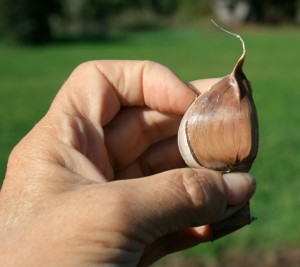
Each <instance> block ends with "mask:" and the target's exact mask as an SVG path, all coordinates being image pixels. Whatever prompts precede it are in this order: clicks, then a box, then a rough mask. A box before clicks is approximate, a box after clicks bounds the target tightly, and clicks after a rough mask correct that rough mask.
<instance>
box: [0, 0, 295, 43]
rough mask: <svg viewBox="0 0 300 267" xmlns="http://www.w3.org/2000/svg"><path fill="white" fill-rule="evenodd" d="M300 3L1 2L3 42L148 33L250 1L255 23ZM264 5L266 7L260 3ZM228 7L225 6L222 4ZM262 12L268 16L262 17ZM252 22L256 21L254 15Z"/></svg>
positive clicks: (288, 12) (197, 0)
mask: <svg viewBox="0 0 300 267" xmlns="http://www.w3.org/2000/svg"><path fill="white" fill-rule="evenodd" d="M297 1H298V0H288V1H280V0H264V1H258V0H220V1H217V0H211V1H210V0H47V1H42V0H14V1H11V0H0V37H1V36H9V37H10V38H13V39H15V40H17V41H20V42H27V43H43V42H48V41H50V40H51V39H52V38H53V37H55V36H56V37H57V36H60V37H61V36H80V35H90V36H92V35H94V36H95V35H103V34H109V33H110V32H111V31H113V30H115V29H122V27H123V28H126V27H127V28H136V29H137V28H146V27H154V26H162V25H166V24H167V23H168V22H169V24H171V23H170V21H171V22H174V21H176V20H177V21H180V22H182V21H189V20H195V19H199V18H201V17H202V16H204V15H208V14H210V15H211V13H212V12H213V10H214V9H216V8H218V6H217V2H221V3H223V4H224V3H225V4H227V6H226V8H227V9H228V12H229V13H230V11H231V10H234V7H235V6H236V7H237V4H239V3H240V2H247V3H250V2H251V10H252V13H253V11H256V16H255V18H256V20H260V21H267V22H268V20H270V21H271V20H272V19H273V20H274V13H276V14H278V12H279V13H280V14H281V19H283V20H286V18H291V16H295V14H294V13H293V10H294V9H295V7H296V5H297ZM261 2H262V3H261ZM223 6H224V5H223ZM264 10H266V11H268V12H264ZM216 13H217V12H216ZM252 18H253V16H252Z"/></svg>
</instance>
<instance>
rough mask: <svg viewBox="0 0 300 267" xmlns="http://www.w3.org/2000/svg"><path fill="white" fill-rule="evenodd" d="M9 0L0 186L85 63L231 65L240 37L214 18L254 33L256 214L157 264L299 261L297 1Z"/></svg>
mask: <svg viewBox="0 0 300 267" xmlns="http://www.w3.org/2000/svg"><path fill="white" fill-rule="evenodd" d="M11 2H12V1H8V0H0V30H1V31H0V62H1V64H0V119H1V123H0V184H1V180H2V178H4V176H5V168H6V163H7V158H8V155H9V153H10V151H11V149H12V148H13V147H14V145H15V144H16V143H17V142H18V141H19V140H20V139H21V138H22V137H23V136H24V135H25V134H26V133H27V132H28V131H29V130H30V129H31V128H32V127H33V126H34V124H35V123H36V122H37V121H38V120H39V119H40V118H41V117H42V116H43V114H44V113H45V112H46V111H47V109H48V107H49V105H50V103H51V101H52V99H53V97H54V96H55V94H56V93H57V91H58V89H59V88H60V86H61V85H62V84H63V82H64V81H65V80H66V78H67V77H68V75H69V74H70V72H71V71H72V70H73V69H74V68H75V67H76V66H77V65H78V64H80V63H82V62H84V61H87V60H93V59H147V60H153V61H157V62H160V63H162V64H165V65H166V66H168V67H169V68H171V69H172V70H174V71H175V72H176V73H177V74H178V75H179V76H180V77H181V78H182V79H183V80H185V81H190V80H194V79H200V78H207V77H220V76H225V75H227V74H229V73H230V72H231V70H232V68H233V66H234V64H235V62H236V60H237V59H238V58H239V56H240V55H241V52H242V48H241V43H240V42H239V41H238V40H237V39H236V38H234V37H232V36H230V35H227V34H225V33H224V32H221V31H220V30H218V29H216V28H215V27H214V26H213V25H212V24H211V23H210V18H214V19H215V20H216V21H218V22H219V23H220V24H221V25H222V26H224V27H226V28H227V29H229V30H231V31H233V32H237V33H239V34H241V35H242V37H243V39H244V41H245V43H246V48H247V58H246V64H245V67H244V71H245V73H246V75H247V77H248V79H249V80H250V81H251V83H252V87H253V92H254V95H253V97H254V100H255V103H256V106H257V110H258V115H259V122H260V149H259V154H258V158H257V160H256V161H255V163H254V166H253V168H252V170H251V173H252V174H253V175H254V176H255V177H256V178H257V192H256V195H255V197H254V199H253V201H252V203H251V206H252V212H253V215H254V216H256V217H258V220H257V221H255V222H254V223H253V224H252V225H251V226H248V227H246V228H244V229H242V230H241V231H239V232H236V233H234V234H232V235H230V236H228V237H225V238H223V239H222V240H219V241H215V242H214V243H210V244H204V245H199V246H198V247H196V248H193V249H190V250H188V251H185V252H180V253H176V254H173V255H170V256H169V257H167V258H166V259H164V260H162V261H160V262H158V263H157V264H156V266H163V265H164V266H191V267H192V266H210V267H214V266H215V267H217V266H300V223H299V220H300V213H299V211H300V209H299V208H300V193H299V191H300V177H299V169H300V168H299V166H300V153H299V152H300V112H299V106H298V105H299V101H300V90H299V84H300V28H299V24H298V23H299V2H298V1H264V4H262V3H259V2H260V1H214V2H213V1H188V0H187V1H183V0H181V1H180V0H177V1H171V0H169V1H167V0H165V1H154V0H153V1H152V0H144V1H142V0H139V1H138V0H137V1H134V0H131V1H121V0H119V1H117V0H114V1H104V0H102V1H100V0H98V1H97V0H94V1H92V0H90V1H79V0H76V1H67V0H66V1H62V0H60V1H59V0H56V1H47V2H45V3H43V4H41V3H40V2H42V1H34V0H30V1H25V0H23V1H22V0H18V1H15V2H14V4H12V3H11ZM227 2H228V3H227ZM229 2H231V3H229ZM281 2H284V3H281ZM224 3H227V4H228V5H227V6H226V5H225V4H224ZM241 3H242V5H241ZM241 6H242V7H243V8H241ZM255 259H256V261H254V262H253V260H255Z"/></svg>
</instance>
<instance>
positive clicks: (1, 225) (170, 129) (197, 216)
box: [0, 61, 255, 267]
mask: <svg viewBox="0 0 300 267" xmlns="http://www.w3.org/2000/svg"><path fill="white" fill-rule="evenodd" d="M215 81H216V80H214V79H211V80H202V81H196V82H193V83H192V84H193V85H194V86H195V87H197V88H198V90H199V91H203V90H205V89H206V88H209V87H210V86H211V84H213V83H214V82H215ZM33 97H34V96H33ZM194 98H195V94H194V92H193V91H192V90H190V89H189V88H188V86H187V85H186V84H185V83H183V82H182V81H181V80H180V79H179V78H178V77H177V76H176V75H174V74H173V73H172V72H171V71H170V70H168V69H167V68H166V67H164V66H161V65H159V64H157V63H153V62H144V61H93V62H88V63H84V64H82V65H80V66H79V67H78V68H76V69H75V70H74V72H73V73H72V74H71V76H70V77H69V79H68V80H67V81H66V82H65V84H64V85H63V86H62V89H61V90H60V91H59V93H58V95H57V96H56V98H55V99H54V101H53V103H52V105H51V107H50V109H49V111H48V113H47V114H46V115H45V116H44V117H43V118H42V119H41V121H40V122H38V123H37V125H36V126H35V127H34V128H33V129H32V130H31V131H30V133H29V134H28V135H27V136H25V137H24V138H23V140H22V141H21V142H20V143H19V144H18V145H17V146H16V147H15V148H14V150H13V151H12V153H11V155H10V157H9V161H8V168H7V173H6V177H5V181H4V184H3V187H2V189H1V193H0V238H1V243H0V255H1V257H0V266H6V267H10V266H14V267H18V266H22V267H27V266H28V267H31V266H35V267H38V266H43V267H45V266H55V267H58V266H63V267H67V266H72V267H75V266H80V267H92V266H148V265H149V264H151V263H152V262H154V261H156V260H158V259H159V258H161V257H163V256H164V255H166V254H168V253H171V252H174V251H178V250H182V249H185V248H189V247H191V246H194V245H197V244H199V243H201V242H205V241H208V240H210V232H209V228H208V226H207V224H209V223H212V222H215V221H219V220H222V219H224V218H226V217H228V216H230V215H231V214H233V213H234V212H235V211H237V210H238V209H239V208H241V207H242V206H243V205H244V204H245V203H246V202H247V201H248V200H249V198H250V197H251V196H252V194H253V192H254V187H255V182H254V180H253V178H251V177H250V175H248V174H242V173H236V174H228V175H227V174H226V175H224V176H222V175H221V174H219V173H217V172H213V171H209V170H205V169H198V170H197V169H188V168H183V167H184V163H183V161H182V159H181V157H180V156H179V152H178V148H177V141H176V134H177V130H178V125H179V122H180V119H181V117H182V115H183V113H184V112H185V111H186V109H187V108H188V106H189V105H190V103H191V102H192V101H193V100H194Z"/></svg>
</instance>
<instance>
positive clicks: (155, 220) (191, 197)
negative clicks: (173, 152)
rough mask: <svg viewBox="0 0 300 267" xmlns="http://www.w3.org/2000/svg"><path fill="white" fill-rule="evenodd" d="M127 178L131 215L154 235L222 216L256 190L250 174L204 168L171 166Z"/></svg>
mask: <svg viewBox="0 0 300 267" xmlns="http://www.w3.org/2000/svg"><path fill="white" fill-rule="evenodd" d="M124 182H125V181H124ZM126 182H128V183H130V186H128V187H126V188H128V191H127V193H129V192H130V203H131V209H130V210H131V212H132V214H131V216H133V217H134V218H135V222H136V223H137V224H138V225H136V226H137V227H139V226H143V228H144V227H146V228H147V229H146V230H147V231H148V233H152V236H153V238H154V239H157V238H159V237H162V236H164V235H165V234H167V233H171V232H174V231H178V230H182V229H185V228H187V227H191V226H200V225H205V224H211V223H213V222H216V221H220V220H223V219H224V218H226V217H228V216H230V215H231V214H233V213H234V212H236V211H237V210H238V209H239V208H240V207H241V206H242V205H244V204H245V203H246V202H248V200H249V198H250V197H251V196H252V195H253V193H254V190H255V181H254V179H253V178H252V177H251V176H250V175H249V174H246V173H232V174H225V175H222V174H220V173H218V172H215V171H211V170H207V169H180V170H172V171H168V172H164V173H160V174H156V175H153V176H150V177H145V178H140V179H135V180H127V181H126Z"/></svg>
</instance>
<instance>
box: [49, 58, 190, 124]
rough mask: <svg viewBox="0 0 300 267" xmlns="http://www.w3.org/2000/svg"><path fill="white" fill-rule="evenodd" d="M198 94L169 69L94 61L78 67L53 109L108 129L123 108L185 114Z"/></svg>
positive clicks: (145, 64) (137, 63) (146, 62)
mask: <svg viewBox="0 0 300 267" xmlns="http://www.w3.org/2000/svg"><path fill="white" fill-rule="evenodd" d="M194 98H195V93H194V92H193V91H192V90H190V89H189V87H188V86H187V85H186V84H185V83H184V82H183V81H182V80H180V79H179V78H178V77H177V76H176V75H175V74H174V73H173V72H172V71H170V70H169V69H168V68H167V67H165V66H163V65H160V64H158V63H155V62H150V61H131V60H129V61H128V60H126V61H123V60H121V61H118V60H117V61H116V60H107V61H106V60H105V61H92V62H88V63H84V64H82V65H80V66H79V67H77V69H75V71H74V72H73V73H72V74H71V76H70V77H69V79H68V80H67V81H66V83H65V84H64V86H63V88H62V90H61V91H60V93H59V94H58V96H57V99H56V101H54V105H55V106H56V109H57V105H56V104H57V103H58V104H59V105H63V110H65V111H68V113H69V114H70V112H71V114H72V113H73V112H74V111H76V112H79V113H80V114H81V115H84V116H85V117H87V118H88V119H89V120H92V121H94V120H96V121H97V122H98V123H100V125H102V126H104V125H106V124H107V123H108V122H109V121H110V120H111V119H112V118H113V117H114V116H115V115H116V113H117V112H118V111H119V109H120V108H121V106H147V107H149V108H151V109H153V110H157V111H159V112H162V113H167V114H176V115H181V114H183V113H184V112H185V111H186V109H187V107H188V106H189V105H190V103H191V102H192V101H193V100H194Z"/></svg>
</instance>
